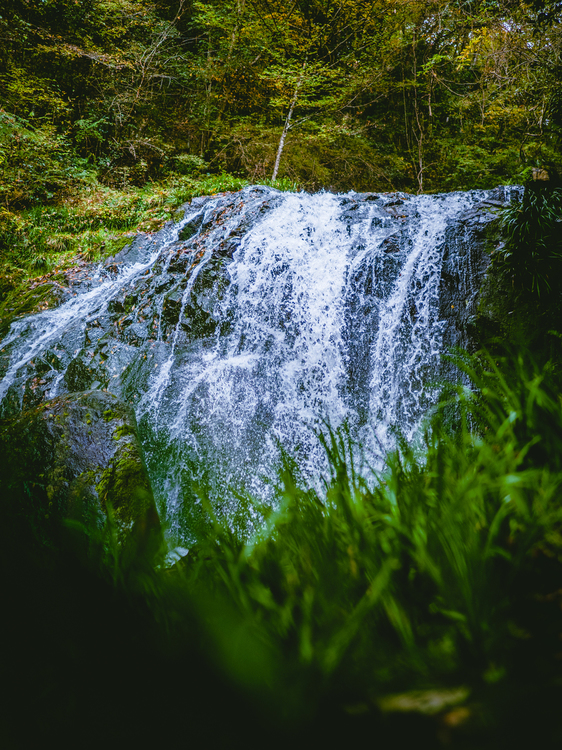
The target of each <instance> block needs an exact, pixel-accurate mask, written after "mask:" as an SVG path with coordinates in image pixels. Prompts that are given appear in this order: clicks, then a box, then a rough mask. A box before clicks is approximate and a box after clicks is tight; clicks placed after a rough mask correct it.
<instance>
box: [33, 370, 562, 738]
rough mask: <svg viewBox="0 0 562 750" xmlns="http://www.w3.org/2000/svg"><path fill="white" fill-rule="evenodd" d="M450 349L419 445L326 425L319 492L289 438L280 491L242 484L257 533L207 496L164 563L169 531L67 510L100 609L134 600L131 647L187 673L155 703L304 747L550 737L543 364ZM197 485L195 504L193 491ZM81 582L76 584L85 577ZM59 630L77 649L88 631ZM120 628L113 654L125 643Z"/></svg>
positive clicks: (557, 567) (556, 460)
mask: <svg viewBox="0 0 562 750" xmlns="http://www.w3.org/2000/svg"><path fill="white" fill-rule="evenodd" d="M456 364H457V366H459V367H460V368H461V369H463V370H464V372H465V373H467V374H468V375H469V376H470V382H471V385H470V387H468V386H458V387H457V388H454V389H453V391H454V397H451V395H450V394H449V396H448V397H447V398H445V397H444V398H443V399H442V400H441V402H440V404H439V405H438V407H437V409H436V411H435V414H434V415H433V418H432V420H431V425H430V427H429V428H428V430H427V432H426V435H425V453H424V455H423V456H422V457H420V456H419V455H418V454H417V453H416V454H414V452H413V451H412V450H411V449H410V448H409V447H408V445H406V444H405V443H403V442H401V443H400V441H399V446H398V448H397V449H396V450H395V451H394V452H391V453H389V454H388V456H387V459H386V464H385V467H384V469H383V470H382V471H381V472H379V473H368V474H367V475H365V474H364V473H362V472H361V471H359V469H358V468H357V466H358V461H357V456H358V451H357V446H354V444H353V442H352V441H351V439H350V437H349V434H348V433H347V432H346V430H345V429H344V428H341V429H339V430H329V429H326V430H324V431H323V432H321V433H319V435H318V438H319V440H320V441H321V442H322V444H323V446H324V449H325V452H326V455H327V457H328V461H329V467H330V468H329V472H328V474H327V475H326V476H325V477H324V484H323V490H322V491H321V492H319V491H316V490H314V489H312V488H311V486H310V485H309V484H308V483H307V481H306V480H305V479H304V478H303V477H302V476H301V475H300V473H299V470H298V466H297V465H296V463H295V462H294V460H293V459H292V457H291V456H290V455H287V454H282V457H281V462H280V466H279V473H278V483H277V486H276V502H275V503H274V504H273V505H268V506H264V505H263V504H261V503H260V502H259V501H257V500H256V501H254V505H255V508H254V510H255V511H257V512H258V513H260V514H261V516H262V518H263V519H264V523H263V525H262V527H261V528H260V529H259V531H257V532H256V533H255V534H254V535H253V536H252V537H251V538H249V539H247V538H246V539H245V538H243V537H242V536H240V535H238V534H236V533H235V532H234V531H233V530H232V529H231V528H230V527H229V525H228V523H225V522H222V521H220V520H219V519H217V518H216V517H214V516H213V513H212V510H211V506H210V503H207V513H208V521H209V523H208V524H207V525H205V526H201V528H200V538H199V542H198V543H197V544H196V545H195V546H194V547H193V548H192V549H191V550H190V551H189V554H187V555H186V556H184V557H183V558H182V559H181V560H179V561H178V562H176V564H175V565H173V566H172V567H171V568H170V567H168V566H166V564H165V554H166V549H165V548H162V549H160V550H159V551H158V552H157V553H156V555H155V556H154V553H153V552H152V553H150V554H148V552H147V551H146V550H145V551H143V550H141V549H137V548H135V544H134V540H132V541H131V542H130V543H129V545H126V546H125V547H120V546H119V545H118V544H117V542H116V541H115V536H114V535H113V534H112V531H111V526H108V527H106V530H105V531H104V532H102V533H101V535H100V533H97V534H92V533H91V532H88V533H86V530H85V529H82V528H80V527H77V526H76V525H74V528H73V530H72V532H73V533H72V535H71V537H64V538H66V539H67V541H66V542H65V543H64V544H65V545H68V539H73V540H74V542H73V544H74V545H75V548H76V549H78V550H79V554H78V558H79V559H80V560H81V561H82V562H81V564H82V565H83V566H84V569H85V570H88V571H90V573H88V575H89V576H90V577H91V576H92V575H93V576H94V579H95V580H97V581H102V582H103V586H105V587H106V588H105V589H104V591H106V590H107V592H113V593H108V594H107V596H108V597H109V600H110V601H109V604H108V603H107V602H105V603H104V605H103V606H105V607H107V612H108V617H112V614H111V613H112V612H113V609H112V608H114V607H115V606H117V604H116V602H117V603H118V606H119V607H121V608H124V610H125V612H126V616H127V618H129V617H132V616H133V615H132V614H131V613H134V618H133V619H134V622H135V624H134V625H131V623H130V622H129V620H127V622H128V625H127V627H129V628H132V630H131V632H132V633H133V634H134V643H135V644H136V646H135V649H137V650H139V649H140V651H139V653H141V654H146V653H150V655H151V656H150V658H151V659H152V662H150V664H151V666H150V669H149V674H150V675H151V679H154V674H153V673H157V674H158V675H159V678H158V679H160V680H161V679H164V680H166V679H171V675H172V674H177V675H180V676H181V678H182V679H184V680H186V681H187V683H189V687H184V688H182V689H180V692H179V694H178V695H177V696H175V698H170V696H169V694H167V698H166V700H165V701H164V702H163V703H162V701H160V702H159V703H158V704H157V705H158V706H159V710H163V711H164V710H168V708H169V706H168V703H169V701H171V703H172V704H173V705H174V706H175V705H176V703H177V702H181V699H180V696H181V695H184V694H185V696H187V697H186V698H185V700H186V701H187V702H188V703H189V705H190V706H191V708H190V709H189V710H188V713H189V716H190V717H191V718H190V721H191V722H192V724H191V726H192V727H193V728H194V729H193V731H199V730H201V731H202V732H203V731H206V732H211V735H210V736H212V738H213V739H212V740H209V739H208V738H207V741H208V742H210V743H211V744H210V745H209V746H221V742H224V741H234V740H233V736H232V732H235V733H236V732H240V733H241V735H240V737H241V738H242V737H244V732H245V731H249V732H250V734H251V733H252V731H253V730H254V729H255V730H256V731H257V729H256V728H258V727H262V729H263V728H264V727H266V728H267V731H268V732H271V735H272V738H273V739H272V742H274V741H275V739H276V738H277V739H279V740H281V739H283V741H284V742H285V741H288V740H289V739H290V740H291V742H294V741H296V740H295V738H297V739H298V740H299V741H300V740H302V744H301V745H300V746H304V745H306V744H307V740H306V738H307V737H309V739H310V737H314V738H315V739H316V741H320V739H319V738H322V737H323V738H324V740H323V741H324V742H326V743H327V744H328V746H335V745H333V744H331V741H332V740H334V741H335V738H336V737H337V736H339V735H338V734H337V733H338V732H340V731H341V732H343V733H344V738H345V739H347V741H350V739H352V738H353V737H354V736H355V735H354V734H353V733H354V732H355V731H357V732H358V733H359V731H361V732H363V731H364V730H365V728H367V729H368V730H369V731H373V732H376V733H378V734H379V736H380V737H381V738H382V739H381V741H383V742H387V741H391V740H393V741H395V742H398V745H397V746H399V747H400V746H402V745H400V741H401V740H400V737H402V739H404V737H405V735H404V733H403V731H404V732H405V731H406V729H404V727H409V729H408V732H409V731H410V730H411V731H412V732H413V734H412V738H413V737H414V736H415V738H416V740H417V743H418V746H422V747H439V746H441V745H443V744H447V743H448V744H449V746H451V744H452V746H454V747H457V746H458V747H463V748H465V747H473V748H478V750H481V749H482V748H488V747H489V748H492V747H494V748H498V747H514V746H515V747H519V746H527V745H528V743H529V742H530V741H531V740H532V739H533V740H535V741H537V738H541V740H540V741H541V742H542V743H543V744H542V745H541V746H542V747H551V746H552V747H554V746H556V742H557V741H558V740H559V739H560V736H561V735H560V732H561V730H562V727H561V726H560V722H559V720H558V718H559V714H558V712H557V710H556V706H557V705H558V701H559V699H560V688H561V687H562V672H561V667H560V661H559V659H558V658H557V654H558V653H559V651H560V636H561V634H562V616H561V606H560V605H561V603H562V596H561V593H560V592H561V590H562V589H561V571H562V568H561V562H562V557H561V556H562V533H561V531H562V508H561V505H560V489H561V484H562V463H561V462H562V459H561V456H562V429H561V426H562V425H561V423H562V419H561V416H562V414H561V402H560V396H559V392H558V388H557V386H556V382H555V381H554V380H553V375H552V370H551V369H549V368H548V367H547V368H543V369H539V368H537V367H536V366H535V365H533V363H532V362H530V361H529V359H528V358H526V357H524V356H522V355H520V356H516V357H514V358H512V359H511V360H510V361H508V362H506V361H503V362H502V361H500V360H497V361H496V360H495V359H493V358H491V357H488V356H485V355H481V356H480V357H475V356H472V357H469V356H468V355H458V356H457V357H456ZM196 492H197V493H198V494H199V497H200V498H201V500H202V501H203V503H204V504H205V502H206V493H205V490H204V489H203V488H201V487H199V488H196ZM72 554H73V555H74V557H72V559H76V557H75V552H73V553H72ZM63 559H64V560H65V561H67V558H63ZM65 564H66V563H65ZM85 580H86V583H85V584H84V583H83V582H82V581H81V582H80V584H79V585H80V586H82V585H93V584H91V582H90V584H88V580H89V579H85ZM99 585H100V584H99V583H98V584H96V586H99ZM111 602H113V603H111ZM65 632H67V631H66V630H65ZM86 632H89V631H88V629H87V628H86ZM64 637H65V638H67V637H70V640H71V642H72V643H74V646H73V648H74V649H76V648H82V649H84V648H87V645H86V644H87V640H88V636H87V635H86V636H84V637H83V636H82V635H79V634H76V633H71V634H70V635H69V636H68V635H66V636H64ZM104 642H105V641H104ZM118 644H119V645H118V647H117V651H111V649H110V653H112V654H114V656H115V659H119V658H120V651H121V650H123V649H125V651H126V653H127V654H128V653H129V651H128V647H124V646H123V642H122V639H121V638H119V639H118ZM195 654H197V656H195ZM43 658H44V657H43ZM201 660H202V661H201ZM194 663H196V665H197V669H198V670H200V671H199V672H198V673H197V674H198V675H199V676H198V677H197V678H196V680H195V683H193V679H192V678H191V677H190V676H189V675H190V674H192V671H191V672H190V670H193V664H194ZM96 669H97V667H96ZM182 670H183V671H182ZM201 670H202V672H201ZM201 673H202V674H205V679H206V680H207V682H208V683H209V684H207V682H206V683H205V684H206V687H205V690H203V692H202V693H200V692H199V689H198V686H199V684H200V683H199V682H198V680H200V674H201ZM209 681H210V682H209ZM159 684H160V683H159ZM126 685H127V689H131V685H129V682H126ZM209 685H210V687H209ZM59 687H60V686H59ZM214 688H216V690H217V691H219V692H218V693H217V695H219V694H220V695H221V696H223V698H224V697H225V693H224V691H226V700H227V701H234V703H232V704H231V705H232V706H236V709H235V712H238V711H242V712H243V713H244V711H247V712H248V711H249V712H250V713H251V714H252V716H253V717H254V723H253V725H252V726H251V727H250V728H249V729H248V725H247V724H245V723H244V722H242V724H240V723H237V722H238V720H239V719H240V715H239V714H238V713H237V714H236V716H237V719H236V720H234V719H233V718H232V715H231V713H228V716H230V719H229V721H230V720H232V721H233V722H234V723H233V724H232V725H231V727H230V729H227V728H226V727H225V728H224V736H223V734H222V730H221V729H219V727H218V725H217V726H213V727H211V728H210V727H209V724H208V723H206V722H208V720H209V717H210V716H211V715H212V713H213V706H214V705H215V702H214V701H215V697H214V694H213V690H214ZM61 689H63V688H62V687H61ZM64 689H66V688H64ZM64 689H63V692H64ZM151 689H152V688H151ZM182 690H183V692H182ZM206 691H207V692H206ZM209 691H210V692H209ZM221 691H222V692H221ZM412 691H418V692H415V693H412ZM135 695H136V693H135ZM150 695H152V692H150ZM236 701H242V702H243V706H244V707H245V708H241V707H240V705H241V704H239V703H238V702H236ZM182 705H184V704H183V703H182ZM74 711H75V712H77V713H76V715H79V716H80V717H81V718H80V720H82V719H83V716H82V715H81V714H80V710H79V709H74ZM404 713H406V714H407V715H426V714H430V715H431V717H432V718H427V716H424V717H423V721H424V722H426V723H423V722H422V723H421V724H418V723H414V724H411V723H410V724H402V723H401V721H402V720H401V721H400V722H399V726H400V729H398V728H397V726H398V725H397V724H396V722H394V723H393V719H392V716H394V715H398V716H401V715H404ZM55 714H56V712H55ZM72 715H73V716H74V714H72ZM245 715H247V714H245ZM389 717H390V718H389ZM77 720H78V719H77ZM154 720H155V721H156V722H158V721H159V720H160V719H156V718H155V719H154ZM420 721H421V719H420ZM202 724H205V729H204V728H203V726H202ZM211 724H212V720H211ZM159 726H160V725H159ZM244 727H246V730H245V729H244ZM262 729H260V730H259V731H262ZM402 730H403V731H402ZM308 732H310V733H312V734H307V733H308ZM401 732H402V734H401ZM217 733H218V734H217ZM388 733H390V734H388ZM358 736H359V734H358V735H357V737H358ZM226 737H228V738H229V740H227V739H225V738H226ZM357 737H356V739H357ZM385 737H386V738H387V739H386V740H385V739H384V738H385ZM408 737H410V735H408ZM344 738H343V737H342V741H344ZM443 738H445V739H443ZM241 741H242V739H241ZM404 741H405V740H404ZM214 742H216V744H213V743H214ZM457 742H458V743H459V744H456V743H457ZM424 743H426V744H424ZM383 746H388V745H386V744H383Z"/></svg>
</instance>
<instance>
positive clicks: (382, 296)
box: [0, 187, 509, 541]
mask: <svg viewBox="0 0 562 750" xmlns="http://www.w3.org/2000/svg"><path fill="white" fill-rule="evenodd" d="M508 198H509V196H508ZM505 199H506V196H505V195H504V193H503V192H502V191H501V190H500V189H498V190H496V191H487V192H484V191H473V192H470V193H451V194H447V195H438V196H410V195H406V194H396V193H394V194H372V193H369V194H355V193H349V194H347V195H333V194H330V193H319V194H314V195H308V194H305V193H299V194H283V193H280V192H279V191H276V190H273V189H269V188H262V187H257V188H256V187H253V188H247V189H245V190H243V191H241V192H240V193H237V194H233V195H219V196H213V197H208V198H204V199H196V200H194V201H193V202H192V204H190V205H189V206H187V207H186V208H185V215H184V217H183V218H182V219H181V221H179V222H178V223H177V224H173V223H170V224H169V225H167V226H166V228H165V229H164V230H163V231H162V232H160V233H159V234H157V235H155V236H153V237H148V238H146V237H145V238H143V237H139V238H138V239H137V240H135V242H133V243H132V245H131V246H130V248H128V249H126V250H125V251H124V252H123V253H122V254H121V256H118V257H117V258H116V259H115V260H113V259H112V260H110V261H109V262H107V263H106V264H104V265H103V264H101V265H99V266H98V267H96V268H92V269H91V270H90V271H89V272H88V275H87V277H84V278H82V279H81V283H80V286H79V287H78V288H77V290H76V291H73V290H72V286H71V288H70V292H69V298H68V299H67V300H66V301H63V302H62V304H60V305H59V306H58V307H56V308H55V309H51V310H46V311H44V312H39V313H36V314H34V315H29V316H24V317H21V318H17V319H16V320H15V321H14V322H12V324H11V327H10V330H9V332H8V334H7V336H6V337H5V339H4V340H3V341H2V343H1V345H0V349H2V354H1V355H0V368H1V369H0V375H2V380H1V381H0V401H1V404H2V407H1V408H2V413H3V414H4V415H6V414H13V413H17V411H18V410H21V409H25V408H29V407H32V406H34V405H35V404H37V403H39V402H40V401H41V399H47V398H52V397H54V396H55V395H57V394H62V393H66V392H69V391H73V390H80V389H88V388H104V389H107V390H109V391H112V392H113V393H115V394H116V395H118V396H120V397H121V398H122V399H124V400H126V401H128V402H129V403H131V404H132V405H133V406H134V408H135V411H136V415H137V420H138V423H139V430H140V435H141V440H142V443H143V447H144V451H145V457H146V461H147V466H148V470H149V474H150V476H151V481H152V484H153V489H154V492H155V496H156V498H157V501H158V504H159V507H160V510H161V512H162V513H163V514H164V515H165V516H166V520H167V522H168V524H169V526H170V530H171V531H170V533H171V534H172V535H173V536H175V538H176V539H178V540H180V541H181V540H189V538H190V530H189V526H190V523H192V522H193V519H194V518H195V515H196V514H197V512H198V510H197V508H198V504H199V503H200V501H201V487H203V486H205V487H206V488H207V491H208V492H209V493H210V497H211V499H213V500H214V501H215V502H216V503H218V504H219V506H220V510H221V512H226V513H227V514H229V513H234V512H235V509H236V503H237V502H238V499H237V498H239V497H240V495H241V494H243V493H249V494H251V495H257V496H261V497H263V496H264V495H265V496H267V494H268V492H269V489H268V488H269V484H268V482H269V480H271V478H272V476H273V473H274V466H275V462H276V460H277V457H278V446H279V445H282V446H283V447H284V448H285V449H286V450H288V451H289V452H290V453H292V454H293V455H295V456H296V458H297V460H298V463H299V465H300V467H301V469H302V471H303V473H304V474H305V475H306V476H308V477H309V478H310V479H311V481H314V479H315V478H317V477H318V476H319V475H320V474H321V472H322V470H323V460H324V459H323V455H322V451H321V448H320V446H319V444H318V441H317V438H316V437H315V435H314V430H315V429H317V428H318V427H319V426H321V425H322V424H325V423H328V424H330V425H332V426H333V427H337V426H338V425H340V424H342V423H343V422H344V420H345V421H346V422H347V423H348V425H349V429H350V432H351V434H352V436H353V437H355V438H357V439H358V440H360V442H361V443H362V444H363V446H364V448H365V450H366V453H367V456H366V458H367V460H368V461H369V462H370V463H371V464H374V465H378V466H380V465H381V460H382V458H381V456H382V451H383V450H386V449H388V448H390V447H391V446H392V444H393V443H392V441H393V435H392V433H393V429H394V428H399V429H400V430H401V431H402V433H403V434H404V436H405V437H406V438H407V439H408V440H414V439H415V436H416V433H417V431H418V430H419V428H420V425H421V424H422V421H423V419H424V417H425V416H426V415H427V414H428V412H429V410H430V409H431V407H432V405H433V404H434V403H435V400H436V397H437V386H436V381H437V380H438V379H439V377H441V376H442V375H443V369H442V365H441V356H442V353H443V351H444V347H445V346H450V345H451V344H455V343H457V344H463V343H466V332H465V330H464V322H466V319H467V316H468V315H469V314H471V313H473V312H474V306H475V302H476V299H477V291H478V287H479V285H480V279H481V277H482V273H483V270H484V268H485V264H486V261H485V257H484V253H483V251H482V242H481V239H479V237H480V235H479V234H478V231H479V225H480V224H483V223H484V224H485V222H486V221H488V220H489V217H488V218H486V217H487V214H486V211H485V206H486V202H487V203H488V205H490V204H493V203H494V201H496V203H499V202H502V201H504V200H505ZM474 217H476V219H475V218H474ZM482 217H483V218H482ZM480 229H481V227H480Z"/></svg>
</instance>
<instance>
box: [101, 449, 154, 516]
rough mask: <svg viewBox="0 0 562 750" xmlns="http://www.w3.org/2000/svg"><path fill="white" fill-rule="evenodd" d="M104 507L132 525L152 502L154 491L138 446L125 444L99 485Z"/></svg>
mask: <svg viewBox="0 0 562 750" xmlns="http://www.w3.org/2000/svg"><path fill="white" fill-rule="evenodd" d="M96 490H97V492H98V495H99V498H100V501H101V504H102V507H103V508H104V510H105V511H106V512H108V509H109V508H111V511H110V512H112V513H113V515H114V517H115V520H116V521H117V522H118V524H119V525H120V526H125V527H126V528H129V527H130V526H131V525H132V523H134V521H135V520H136V519H137V518H138V517H139V515H142V513H143V511H144V512H146V511H147V510H148V509H149V507H150V506H151V505H152V502H153V501H152V492H151V489H150V485H149V483H148V480H147V476H146V471H145V469H144V466H143V464H142V460H141V457H140V455H139V452H138V450H137V448H136V446H135V445H134V444H132V443H127V444H125V445H124V446H123V447H122V449H121V450H120V451H119V452H118V453H117V455H116V456H115V458H114V459H113V461H112V462H111V464H110V465H109V466H108V467H107V468H106V469H105V470H104V471H103V473H102V476H101V479H100V481H99V482H98V484H97V485H96Z"/></svg>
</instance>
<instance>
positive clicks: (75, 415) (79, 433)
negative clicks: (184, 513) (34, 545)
mask: <svg viewBox="0 0 562 750" xmlns="http://www.w3.org/2000/svg"><path fill="white" fill-rule="evenodd" d="M0 450H1V454H2V462H1V465H0V486H1V487H2V488H3V490H2V499H3V501H4V502H12V503H19V505H20V511H21V512H22V513H25V514H27V515H29V516H30V518H31V520H32V523H33V524H34V526H35V528H36V530H37V531H38V532H39V533H40V536H42V537H44V538H46V539H49V537H52V534H53V533H55V532H56V528H57V527H58V526H59V525H60V522H61V521H62V520H64V519H73V520H77V521H81V522H82V523H84V524H85V525H86V526H87V527H89V528H90V529H95V528H97V529H101V528H103V527H104V525H105V523H106V519H107V516H108V515H109V514H110V515H111V517H112V519H113V522H114V523H115V528H116V529H117V533H118V536H119V538H120V540H121V541H122V540H123V539H124V538H125V537H126V536H127V535H128V534H129V533H130V532H134V534H135V535H136V536H137V537H138V538H139V540H144V539H147V538H148V537H150V536H151V535H152V536H157V535H158V534H159V528H160V524H159V519H158V514H157V511H156V507H155V504H154V497H153V494H152V490H151V486H150V480H149V478H148V474H147V472H146V468H145V465H144V461H143V456H142V449H141V446H140V442H139V439H138V435H137V425H136V420H135V415H134V413H133V411H132V409H131V408H130V407H129V406H127V405H126V404H124V403H123V402H122V401H121V400H119V399H118V398H117V397H116V396H114V395H113V394H111V393H105V392H103V391H96V390H94V391H85V392H82V393H70V394H66V395H64V396H60V397H58V398H55V399H52V400H51V401H47V402H44V403H43V404H41V405H40V406H38V407H37V408H35V409H30V410H28V411H25V412H23V413H22V414H20V415H19V416H17V417H12V418H10V419H5V420H3V421H2V423H1V425H0Z"/></svg>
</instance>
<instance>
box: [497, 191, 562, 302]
mask: <svg viewBox="0 0 562 750" xmlns="http://www.w3.org/2000/svg"><path fill="white" fill-rule="evenodd" d="M503 229H504V235H505V244H504V246H503V247H502V248H501V249H499V250H498V251H497V254H496V256H495V258H494V264H495V266H496V268H497V269H499V271H500V273H501V274H503V275H504V276H507V277H509V278H511V279H512V280H513V284H514V286H515V287H516V288H517V290H518V291H521V292H531V293H532V294H533V295H536V297H538V298H541V297H549V298H553V297H554V296H555V295H559V294H560V291H561V290H562V188H560V187H551V186H550V185H549V184H548V183H547V184H544V183H541V182H529V183H528V184H527V185H526V187H525V192H524V194H523V199H522V201H521V202H520V203H513V204H511V205H510V206H508V207H507V208H506V210H505V213H504V216H503Z"/></svg>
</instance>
